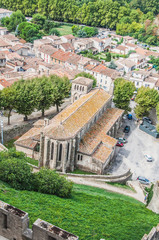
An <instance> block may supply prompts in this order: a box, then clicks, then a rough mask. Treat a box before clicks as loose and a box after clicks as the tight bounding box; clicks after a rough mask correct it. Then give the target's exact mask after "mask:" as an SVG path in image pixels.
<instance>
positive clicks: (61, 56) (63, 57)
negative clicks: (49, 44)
mask: <svg viewBox="0 0 159 240" xmlns="http://www.w3.org/2000/svg"><path fill="white" fill-rule="evenodd" d="M70 56H71V53H70V52H64V51H62V50H58V51H57V52H55V53H53V54H52V55H51V57H52V58H53V59H57V60H59V61H62V62H65V61H67V60H68V59H69V58H70Z"/></svg>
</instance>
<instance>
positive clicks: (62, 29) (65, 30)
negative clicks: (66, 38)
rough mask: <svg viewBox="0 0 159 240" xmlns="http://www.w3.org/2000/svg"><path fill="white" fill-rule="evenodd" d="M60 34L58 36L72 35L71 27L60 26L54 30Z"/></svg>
mask: <svg viewBox="0 0 159 240" xmlns="http://www.w3.org/2000/svg"><path fill="white" fill-rule="evenodd" d="M55 29H57V30H58V31H59V32H60V35H61V36H63V35H68V34H72V27H71V26H67V25H61V26H60V27H57V28H55Z"/></svg>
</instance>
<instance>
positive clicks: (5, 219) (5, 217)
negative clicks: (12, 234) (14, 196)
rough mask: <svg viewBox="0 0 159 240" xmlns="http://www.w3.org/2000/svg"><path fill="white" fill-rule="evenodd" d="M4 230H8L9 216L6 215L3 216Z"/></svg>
mask: <svg viewBox="0 0 159 240" xmlns="http://www.w3.org/2000/svg"><path fill="white" fill-rule="evenodd" d="M3 228H5V229H7V228H8V226H7V215H6V214H3Z"/></svg>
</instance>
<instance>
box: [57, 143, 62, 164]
mask: <svg viewBox="0 0 159 240" xmlns="http://www.w3.org/2000/svg"><path fill="white" fill-rule="evenodd" d="M61 159H62V144H61V143H60V147H59V159H58V160H59V161H61Z"/></svg>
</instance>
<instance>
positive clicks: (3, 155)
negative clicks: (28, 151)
mask: <svg viewBox="0 0 159 240" xmlns="http://www.w3.org/2000/svg"><path fill="white" fill-rule="evenodd" d="M11 158H17V159H24V158H26V156H25V153H23V152H18V151H16V149H15V148H10V149H9V150H8V151H2V152H0V161H2V160H4V159H11Z"/></svg>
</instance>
